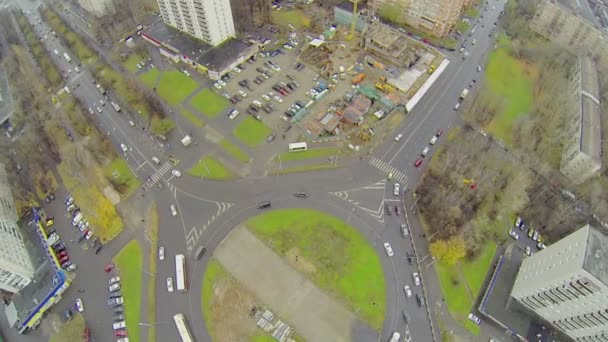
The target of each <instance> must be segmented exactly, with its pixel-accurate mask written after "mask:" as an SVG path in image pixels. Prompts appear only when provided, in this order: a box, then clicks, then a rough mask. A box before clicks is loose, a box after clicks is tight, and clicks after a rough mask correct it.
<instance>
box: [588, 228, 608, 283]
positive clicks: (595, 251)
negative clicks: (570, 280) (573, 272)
mask: <svg viewBox="0 0 608 342" xmlns="http://www.w3.org/2000/svg"><path fill="white" fill-rule="evenodd" d="M581 229H587V230H588V235H587V249H586V250H585V259H584V261H583V268H584V269H585V270H586V271H587V272H589V273H590V274H592V275H593V276H594V277H595V278H596V279H598V280H599V281H601V282H602V283H603V284H604V285H605V286H608V236H606V235H604V234H603V233H601V232H600V231H599V230H597V229H595V228H593V227H592V226H589V225H587V226H586V227H584V228H581Z"/></svg>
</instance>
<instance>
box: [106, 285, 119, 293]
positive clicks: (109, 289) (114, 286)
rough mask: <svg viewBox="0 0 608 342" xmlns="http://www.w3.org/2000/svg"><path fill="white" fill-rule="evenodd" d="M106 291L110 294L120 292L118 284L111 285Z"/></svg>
mask: <svg viewBox="0 0 608 342" xmlns="http://www.w3.org/2000/svg"><path fill="white" fill-rule="evenodd" d="M108 291H110V292H116V291H120V283H116V284H112V285H110V286H108Z"/></svg>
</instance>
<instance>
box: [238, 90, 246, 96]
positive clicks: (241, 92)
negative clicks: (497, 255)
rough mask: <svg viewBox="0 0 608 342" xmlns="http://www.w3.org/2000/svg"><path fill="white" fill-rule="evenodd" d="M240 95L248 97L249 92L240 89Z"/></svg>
mask: <svg viewBox="0 0 608 342" xmlns="http://www.w3.org/2000/svg"><path fill="white" fill-rule="evenodd" d="M239 95H241V96H242V97H247V93H246V92H244V91H242V90H239Z"/></svg>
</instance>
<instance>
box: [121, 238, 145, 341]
mask: <svg viewBox="0 0 608 342" xmlns="http://www.w3.org/2000/svg"><path fill="white" fill-rule="evenodd" d="M143 262H144V255H143V250H142V248H141V246H140V245H139V242H138V241H137V240H132V241H131V242H129V243H128V244H127V245H126V246H125V247H124V248H123V249H122V250H121V251H120V252H118V254H117V255H116V256H115V257H114V264H115V265H116V267H118V269H119V270H120V284H121V291H122V296H123V298H124V300H125V302H124V307H125V318H126V322H127V327H128V328H129V341H134V342H139V339H140V336H139V322H141V320H140V309H141V296H142V293H141V284H142V278H143V272H142V269H143ZM146 318H147V317H146Z"/></svg>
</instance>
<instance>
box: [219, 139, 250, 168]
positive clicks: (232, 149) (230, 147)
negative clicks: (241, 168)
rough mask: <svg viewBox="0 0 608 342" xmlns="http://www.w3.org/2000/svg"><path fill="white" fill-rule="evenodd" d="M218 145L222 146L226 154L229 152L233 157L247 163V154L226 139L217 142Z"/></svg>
mask: <svg viewBox="0 0 608 342" xmlns="http://www.w3.org/2000/svg"><path fill="white" fill-rule="evenodd" d="M219 145H220V147H222V148H223V149H224V150H225V151H226V152H228V154H230V155H231V156H232V157H234V159H236V160H238V161H240V162H241V163H247V162H248V161H249V155H248V154H247V153H245V152H244V151H243V150H241V149H240V148H239V147H238V146H236V145H235V144H233V143H231V142H230V141H229V140H228V139H223V140H222V141H220V143H219Z"/></svg>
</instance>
